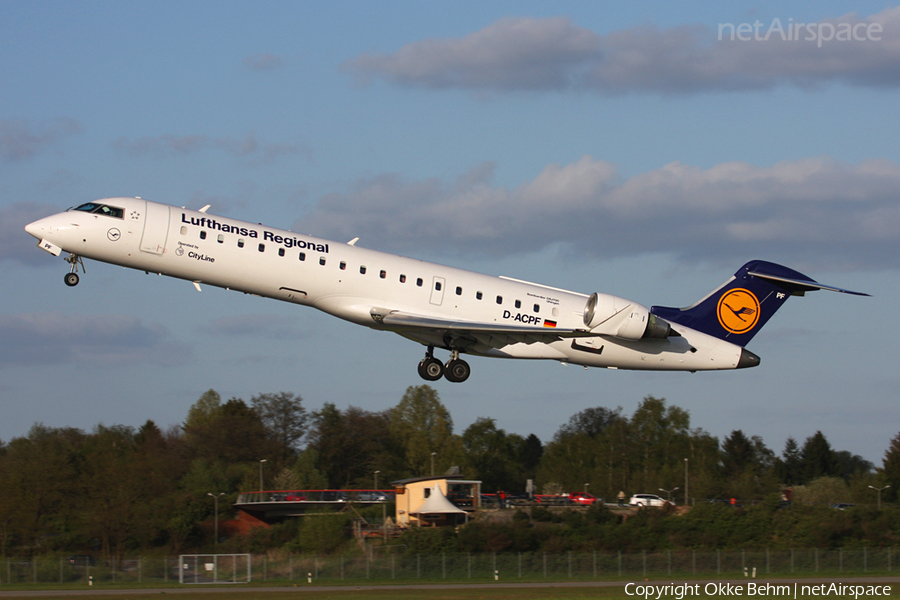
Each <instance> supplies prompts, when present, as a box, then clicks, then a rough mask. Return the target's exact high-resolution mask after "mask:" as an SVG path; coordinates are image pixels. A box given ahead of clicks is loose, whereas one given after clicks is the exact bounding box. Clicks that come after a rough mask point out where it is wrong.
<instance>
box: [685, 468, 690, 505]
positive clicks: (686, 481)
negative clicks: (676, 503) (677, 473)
mask: <svg viewBox="0 0 900 600" xmlns="http://www.w3.org/2000/svg"><path fill="white" fill-rule="evenodd" d="M690 503H691V500H690V495H689V494H688V459H684V505H685V506H688V505H690Z"/></svg>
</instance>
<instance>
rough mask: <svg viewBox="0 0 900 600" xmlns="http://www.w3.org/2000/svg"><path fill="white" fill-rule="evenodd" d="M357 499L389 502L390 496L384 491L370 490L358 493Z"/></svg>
mask: <svg viewBox="0 0 900 600" xmlns="http://www.w3.org/2000/svg"><path fill="white" fill-rule="evenodd" d="M356 499H357V500H359V501H360V502H387V501H388V499H389V498H388V497H387V494H385V493H384V492H379V491H378V490H374V491H370V492H359V493H358V494H357V495H356Z"/></svg>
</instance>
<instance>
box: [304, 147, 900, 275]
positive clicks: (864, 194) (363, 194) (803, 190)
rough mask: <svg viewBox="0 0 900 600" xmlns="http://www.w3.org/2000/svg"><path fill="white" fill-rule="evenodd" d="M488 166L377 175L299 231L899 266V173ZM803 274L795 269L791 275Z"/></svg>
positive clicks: (590, 252)
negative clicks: (530, 175) (630, 171)
mask: <svg viewBox="0 0 900 600" xmlns="http://www.w3.org/2000/svg"><path fill="white" fill-rule="evenodd" d="M490 172H491V171H490V169H485V168H484V167H483V166H482V167H479V168H477V169H475V170H474V171H473V173H475V174H477V176H464V177H460V178H458V179H457V181H455V182H452V183H447V182H442V181H440V180H437V179H428V180H423V181H407V180H404V179H403V178H401V177H399V176H398V175H382V176H380V177H375V178H372V179H368V180H364V181H360V182H359V183H358V184H357V185H356V186H354V188H353V189H352V190H350V191H349V192H347V193H342V194H330V195H327V196H325V197H323V198H322V199H321V201H320V203H319V205H318V206H317V208H316V209H315V210H314V211H313V213H312V214H310V215H309V216H308V218H306V219H304V220H302V222H300V223H297V224H296V225H295V229H296V230H301V231H313V232H316V233H317V234H318V235H323V236H326V237H329V238H333V239H350V238H352V237H356V236H360V237H362V238H363V240H364V243H366V245H367V246H369V247H373V248H378V249H382V250H388V251H395V252H400V253H404V254H415V253H416V252H417V251H421V249H422V248H429V249H436V250H440V251H445V252H458V253H468V254H474V255H492V256H498V255H509V254H516V253H527V252H532V251H537V250H541V249H543V248H547V247H549V246H562V247H565V248H568V249H570V250H571V251H573V252H576V253H578V254H579V255H582V256H589V257H605V258H612V257H620V256H628V255H635V254H642V253H657V252H663V253H668V254H671V255H674V256H677V257H679V258H681V259H684V260H695V261H724V260H728V261H734V260H744V259H749V258H770V259H779V260H792V261H793V262H796V263H798V264H799V263H804V262H809V261H811V260H812V259H813V258H816V259H817V260H822V261H828V262H829V263H830V264H831V265H834V266H843V267H848V266H855V267H857V268H896V267H898V266H900V259H898V256H900V199H898V197H897V193H896V190H897V189H900V165H898V164H896V163H893V162H890V161H886V160H867V161H864V162H862V163H859V164H849V163H845V162H841V161H837V160H835V159H832V158H829V157H819V158H810V159H804V160H797V161H786V162H782V163H778V164H775V165H772V166H769V167H760V166H756V165H751V164H748V163H740V162H734V163H724V164H720V165H716V166H713V167H710V168H708V169H701V168H698V167H692V166H689V165H684V164H682V163H677V162H676V163H672V164H669V165H665V166H663V167H661V168H659V169H655V170H653V171H650V172H647V173H642V174H639V175H636V176H634V177H630V178H624V177H622V176H621V175H620V174H619V173H618V171H617V169H616V168H615V166H614V165H612V164H610V163H607V162H604V161H600V160H595V159H593V158H592V157H590V156H585V157H582V158H581V159H580V160H578V161H576V162H574V163H572V164H569V165H549V166H547V167H545V168H544V169H543V171H542V172H541V173H539V174H538V175H537V176H536V177H535V178H534V179H532V180H531V181H528V182H526V183H524V184H522V185H520V186H518V187H516V188H514V189H507V188H503V187H497V186H492V185H491V184H490ZM800 266H802V265H800Z"/></svg>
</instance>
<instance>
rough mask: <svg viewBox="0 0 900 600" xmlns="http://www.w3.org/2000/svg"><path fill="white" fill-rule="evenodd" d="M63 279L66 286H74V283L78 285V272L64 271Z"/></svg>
mask: <svg viewBox="0 0 900 600" xmlns="http://www.w3.org/2000/svg"><path fill="white" fill-rule="evenodd" d="M63 281H65V282H66V285H67V286H69V287H75V286H76V285H78V273H66V276H65V277H64V278H63Z"/></svg>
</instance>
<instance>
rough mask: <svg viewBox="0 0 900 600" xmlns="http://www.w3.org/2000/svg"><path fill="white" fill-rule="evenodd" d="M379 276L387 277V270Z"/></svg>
mask: <svg viewBox="0 0 900 600" xmlns="http://www.w3.org/2000/svg"><path fill="white" fill-rule="evenodd" d="M378 276H379V277H381V278H382V279H384V278H385V277H387V271H382V272H381V273H379V274H378Z"/></svg>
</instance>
